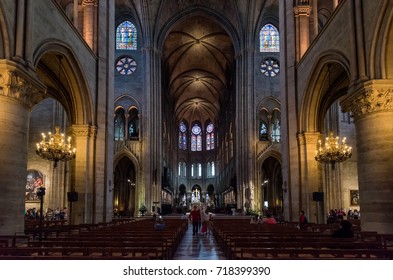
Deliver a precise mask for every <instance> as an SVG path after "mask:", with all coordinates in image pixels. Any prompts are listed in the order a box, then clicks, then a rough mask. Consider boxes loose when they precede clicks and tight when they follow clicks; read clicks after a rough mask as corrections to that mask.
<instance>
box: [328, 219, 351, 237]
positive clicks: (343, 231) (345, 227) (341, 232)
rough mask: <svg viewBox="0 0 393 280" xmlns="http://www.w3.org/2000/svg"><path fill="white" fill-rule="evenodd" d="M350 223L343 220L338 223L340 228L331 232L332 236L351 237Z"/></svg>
mask: <svg viewBox="0 0 393 280" xmlns="http://www.w3.org/2000/svg"><path fill="white" fill-rule="evenodd" d="M351 228H352V224H351V223H350V222H349V221H347V220H343V221H341V224H340V229H338V230H336V231H335V232H333V235H332V237H334V238H353V231H352V229H351Z"/></svg>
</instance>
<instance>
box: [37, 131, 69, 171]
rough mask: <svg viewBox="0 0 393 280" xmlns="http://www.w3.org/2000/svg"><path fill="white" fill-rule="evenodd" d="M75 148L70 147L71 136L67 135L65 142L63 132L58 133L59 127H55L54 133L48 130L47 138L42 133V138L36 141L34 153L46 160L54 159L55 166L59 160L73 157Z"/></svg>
mask: <svg viewBox="0 0 393 280" xmlns="http://www.w3.org/2000/svg"><path fill="white" fill-rule="evenodd" d="M75 151H76V149H75V148H72V147H71V137H68V139H67V143H66V142H65V140H64V134H63V133H62V134H60V127H58V126H56V127H55V134H52V133H51V132H48V139H47V138H46V135H45V133H42V140H41V142H40V143H37V150H36V153H37V155H39V156H40V157H42V158H43V159H46V160H50V161H54V168H56V166H57V163H58V162H59V161H67V160H71V159H73V158H75Z"/></svg>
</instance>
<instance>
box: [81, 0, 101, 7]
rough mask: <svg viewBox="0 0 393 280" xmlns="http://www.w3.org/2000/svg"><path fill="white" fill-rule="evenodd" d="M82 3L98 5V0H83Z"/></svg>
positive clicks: (84, 4)
mask: <svg viewBox="0 0 393 280" xmlns="http://www.w3.org/2000/svg"><path fill="white" fill-rule="evenodd" d="M82 5H83V6H91V5H94V6H97V5H98V0H83V2H82Z"/></svg>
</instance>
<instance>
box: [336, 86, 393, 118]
mask: <svg viewBox="0 0 393 280" xmlns="http://www.w3.org/2000/svg"><path fill="white" fill-rule="evenodd" d="M392 101H393V89H391V88H390V89H386V88H379V89H377V88H372V89H368V90H366V91H364V92H362V93H360V94H358V95H356V97H355V98H353V99H352V100H350V101H346V102H343V104H342V108H343V111H344V112H348V111H350V112H352V114H353V116H354V117H355V118H358V117H361V116H364V115H367V114H370V113H374V112H378V111H386V110H393V103H392Z"/></svg>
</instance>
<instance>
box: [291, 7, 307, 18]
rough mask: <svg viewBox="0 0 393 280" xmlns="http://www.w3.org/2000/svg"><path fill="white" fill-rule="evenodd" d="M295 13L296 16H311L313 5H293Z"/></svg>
mask: <svg viewBox="0 0 393 280" xmlns="http://www.w3.org/2000/svg"><path fill="white" fill-rule="evenodd" d="M293 13H294V14H295V17H298V16H308V17H309V16H310V13H311V6H308V5H300V6H295V7H293Z"/></svg>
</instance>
